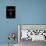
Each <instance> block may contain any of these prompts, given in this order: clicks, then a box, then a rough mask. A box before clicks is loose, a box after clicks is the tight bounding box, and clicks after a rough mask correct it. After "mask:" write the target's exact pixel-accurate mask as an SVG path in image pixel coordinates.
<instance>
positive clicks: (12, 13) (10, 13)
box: [6, 6, 16, 18]
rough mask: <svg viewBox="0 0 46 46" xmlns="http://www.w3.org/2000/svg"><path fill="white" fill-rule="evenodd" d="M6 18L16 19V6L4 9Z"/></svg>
mask: <svg viewBox="0 0 46 46" xmlns="http://www.w3.org/2000/svg"><path fill="white" fill-rule="evenodd" d="M6 18H16V6H7V7H6Z"/></svg>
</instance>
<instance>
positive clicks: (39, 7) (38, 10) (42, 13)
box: [0, 0, 46, 44]
mask: <svg viewBox="0 0 46 46" xmlns="http://www.w3.org/2000/svg"><path fill="white" fill-rule="evenodd" d="M7 5H16V19H6V6H7ZM17 24H46V0H0V44H1V43H8V39H7V36H8V34H9V32H11V31H12V32H13V31H14V32H18V31H17ZM16 42H17V40H16Z"/></svg>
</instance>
